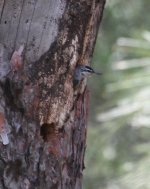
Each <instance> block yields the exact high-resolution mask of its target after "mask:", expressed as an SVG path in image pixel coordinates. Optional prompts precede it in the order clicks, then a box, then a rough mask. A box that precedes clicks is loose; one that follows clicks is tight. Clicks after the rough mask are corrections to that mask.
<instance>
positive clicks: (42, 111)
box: [0, 0, 105, 189]
mask: <svg viewBox="0 0 150 189" xmlns="http://www.w3.org/2000/svg"><path fill="white" fill-rule="evenodd" d="M104 4H105V0H77V1H73V0H1V1H0V140H1V142H0V188H1V189H5V188H7V189H33V188H34V189H81V188H82V172H83V169H84V153H85V147H86V130H87V128H86V126H87V118H88V102H89V92H88V89H87V87H86V81H81V82H80V83H79V85H78V86H76V87H74V86H73V75H74V70H75V67H76V65H77V64H85V65H89V64H90V62H91V58H92V53H93V48H94V45H95V40H96V35H97V31H98V26H99V24H100V20H101V18H102V12H103V9H104Z"/></svg>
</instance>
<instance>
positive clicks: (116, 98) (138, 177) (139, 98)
mask: <svg viewBox="0 0 150 189" xmlns="http://www.w3.org/2000/svg"><path fill="white" fill-rule="evenodd" d="M149 11H150V1H148V0H136V1H135V0H126V1H121V0H107V3H106V7H105V10H104V16H103V20H102V23H101V26H100V31H99V35H98V38H97V43H96V48H95V53H94V57H93V63H92V67H93V68H94V69H95V70H96V71H101V70H102V71H103V76H101V77H99V76H93V77H92V78H90V79H89V80H88V85H89V89H90V91H91V100H90V103H91V105H90V106H91V107H90V120H89V124H88V137H87V149H86V157H85V167H86V169H85V170H84V187H83V188H84V189H150V13H149Z"/></svg>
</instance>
